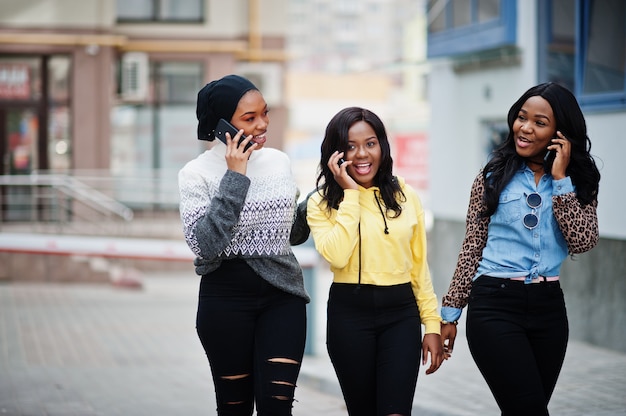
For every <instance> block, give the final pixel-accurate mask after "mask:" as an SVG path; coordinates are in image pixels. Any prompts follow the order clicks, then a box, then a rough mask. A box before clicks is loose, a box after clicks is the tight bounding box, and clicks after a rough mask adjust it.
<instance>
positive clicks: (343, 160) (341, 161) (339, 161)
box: [337, 157, 345, 167]
mask: <svg viewBox="0 0 626 416" xmlns="http://www.w3.org/2000/svg"><path fill="white" fill-rule="evenodd" d="M343 162H345V159H344V158H342V157H341V158H339V160H338V161H337V164H338V165H339V167H341V164H342V163H343Z"/></svg>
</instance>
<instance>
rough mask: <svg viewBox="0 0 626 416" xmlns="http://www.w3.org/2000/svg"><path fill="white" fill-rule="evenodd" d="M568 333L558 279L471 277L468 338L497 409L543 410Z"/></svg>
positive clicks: (535, 413)
mask: <svg viewBox="0 0 626 416" xmlns="http://www.w3.org/2000/svg"><path fill="white" fill-rule="evenodd" d="M568 333H569V330H568V324H567V314H566V311H565V301H564V299H563V291H562V290H561V286H560V284H559V282H558V281H556V282H541V283H533V284H524V282H520V281H512V280H508V279H499V278H494V277H488V276H480V277H479V278H478V279H476V281H475V282H474V284H473V286H472V291H471V295H470V301H469V307H468V311H467V341H468V344H469V348H470V351H471V353H472V356H473V357H474V361H475V362H476V365H477V366H478V368H479V369H480V372H481V373H482V375H483V377H484V378H485V380H486V381H487V384H488V385H489V388H490V389H491V392H492V393H493V395H494V397H495V399H496V402H497V403H498V406H499V407H500V410H501V411H502V415H505V416H511V415H525V416H528V415H533V416H541V415H548V402H549V401H550V397H551V396H552V392H553V391H554V387H555V386H556V381H557V379H558V377H559V373H560V371H561V367H562V365H563V360H564V358H565V350H566V348H567V339H568Z"/></svg>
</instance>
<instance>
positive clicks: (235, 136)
mask: <svg viewBox="0 0 626 416" xmlns="http://www.w3.org/2000/svg"><path fill="white" fill-rule="evenodd" d="M215 137H217V138H218V139H219V140H220V141H222V142H224V143H225V144H226V155H225V159H226V166H227V167H228V169H229V170H232V171H234V172H238V173H241V174H242V175H245V174H246V170H247V168H248V159H249V158H250V154H251V153H252V151H253V150H254V148H255V147H256V144H255V143H254V142H252V135H249V136H248V137H246V136H244V131H243V129H241V130H237V128H236V127H235V126H233V125H232V124H230V123H228V122H227V121H226V120H224V119H220V121H219V122H218V125H217V127H216V128H215Z"/></svg>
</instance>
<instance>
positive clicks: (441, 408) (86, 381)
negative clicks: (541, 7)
mask: <svg viewBox="0 0 626 416" xmlns="http://www.w3.org/2000/svg"><path fill="white" fill-rule="evenodd" d="M197 285H198V278H197V277H195V276H194V275H193V272H192V271H190V272H163V273H159V274H151V275H148V274H146V275H144V277H143V288H141V289H135V290H131V289H121V288H116V287H113V286H107V285H94V284H91V285H90V284H79V283H72V284H50V283H44V284H40V283H15V282H4V283H0V415H10V416H17V415H32V416H38V415H46V416H48V415H50V416H52V415H62V416H67V415H77V416H92V415H106V416H109V415H120V416H121V415H123V416H143V415H146V416H147V415H150V416H153V415H187V416H194V415H212V414H215V410H214V409H215V402H214V397H213V386H212V383H211V377H210V373H209V366H208V363H207V361H206V358H205V356H204V352H203V351H202V347H201V346H200V343H199V341H198V339H197V337H196V333H195V328H194V323H195V307H196V297H197ZM315 296H316V300H315V302H316V305H323V304H324V302H325V297H326V293H324V292H323V291H321V290H319V291H316V293H315ZM322 317H323V310H321V311H320V310H319V308H317V312H316V317H315V319H312V320H311V322H312V325H315V327H316V328H317V332H316V336H315V338H316V339H314V340H311V341H312V342H314V343H315V344H316V347H317V348H315V353H314V354H312V355H306V356H305V358H304V361H303V367H302V372H301V376H300V380H299V386H298V389H297V390H296V399H297V401H296V402H295V404H294V415H297V416H313V415H316V416H318V415H325V416H340V415H341V416H345V415H346V411H345V407H344V405H343V400H342V399H341V396H340V391H339V388H338V385H337V382H336V378H335V375H334V372H333V370H332V367H331V365H330V363H329V361H328V357H327V356H326V354H325V351H324V350H323V348H319V344H321V343H323V333H320V328H322V327H323V318H322ZM459 333H460V337H459V339H458V341H457V346H456V348H455V352H454V356H453V358H452V359H451V360H450V361H447V362H446V363H444V365H443V367H442V368H441V369H440V370H439V371H438V372H437V373H435V374H432V375H429V376H426V375H425V373H424V370H423V369H421V370H420V376H419V380H418V386H417V392H416V395H415V402H414V412H413V414H414V415H428V416H435V415H438V416H463V415H497V414H498V410H497V407H496V406H495V403H494V401H493V398H492V397H491V394H490V393H489V391H488V389H487V387H486V385H485V383H484V381H483V380H482V378H481V377H480V374H479V373H478V371H477V370H476V367H475V365H474V363H473V361H472V360H471V357H470V356H469V352H468V350H467V343H466V342H465V339H464V327H463V325H462V324H461V325H460V327H459ZM512 358H514V357H512ZM625 386H626V354H619V353H616V352H612V351H609V350H604V349H601V348H597V347H592V346H589V345H586V344H583V343H579V342H571V343H570V346H569V350H568V353H567V357H566V361H565V366H564V369H563V372H562V376H561V378H560V381H559V384H558V385H557V389H556V392H555V394H554V397H553V400H552V402H551V406H550V407H551V412H552V414H553V415H564V416H568V415H597V416H605V415H626V399H625V398H624V396H625V395H624V389H625Z"/></svg>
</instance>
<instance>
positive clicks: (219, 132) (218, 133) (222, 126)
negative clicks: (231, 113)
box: [215, 118, 252, 152]
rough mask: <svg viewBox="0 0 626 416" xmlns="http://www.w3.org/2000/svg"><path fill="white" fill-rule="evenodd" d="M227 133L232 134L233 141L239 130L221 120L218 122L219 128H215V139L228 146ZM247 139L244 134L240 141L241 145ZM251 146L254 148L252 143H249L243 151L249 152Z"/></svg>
mask: <svg viewBox="0 0 626 416" xmlns="http://www.w3.org/2000/svg"><path fill="white" fill-rule="evenodd" d="M226 133H228V134H230V138H231V139H234V138H235V135H236V134H237V133H239V129H238V128H237V127H235V126H233V125H232V124H230V123H229V122H228V121H226V120H224V119H223V118H220V119H219V121H218V122H217V126H216V127H215V137H217V138H218V139H219V140H220V141H222V143H224V144H226ZM245 138H246V135H245V134H243V135H242V136H241V138H240V139H239V143H240V144H241V142H242V141H244V140H245ZM237 146H239V145H237ZM250 146H252V141H250V142H248V144H247V145H246V147H245V148H244V149H243V151H244V152H245V151H246V150H248V148H249V147H250Z"/></svg>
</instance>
